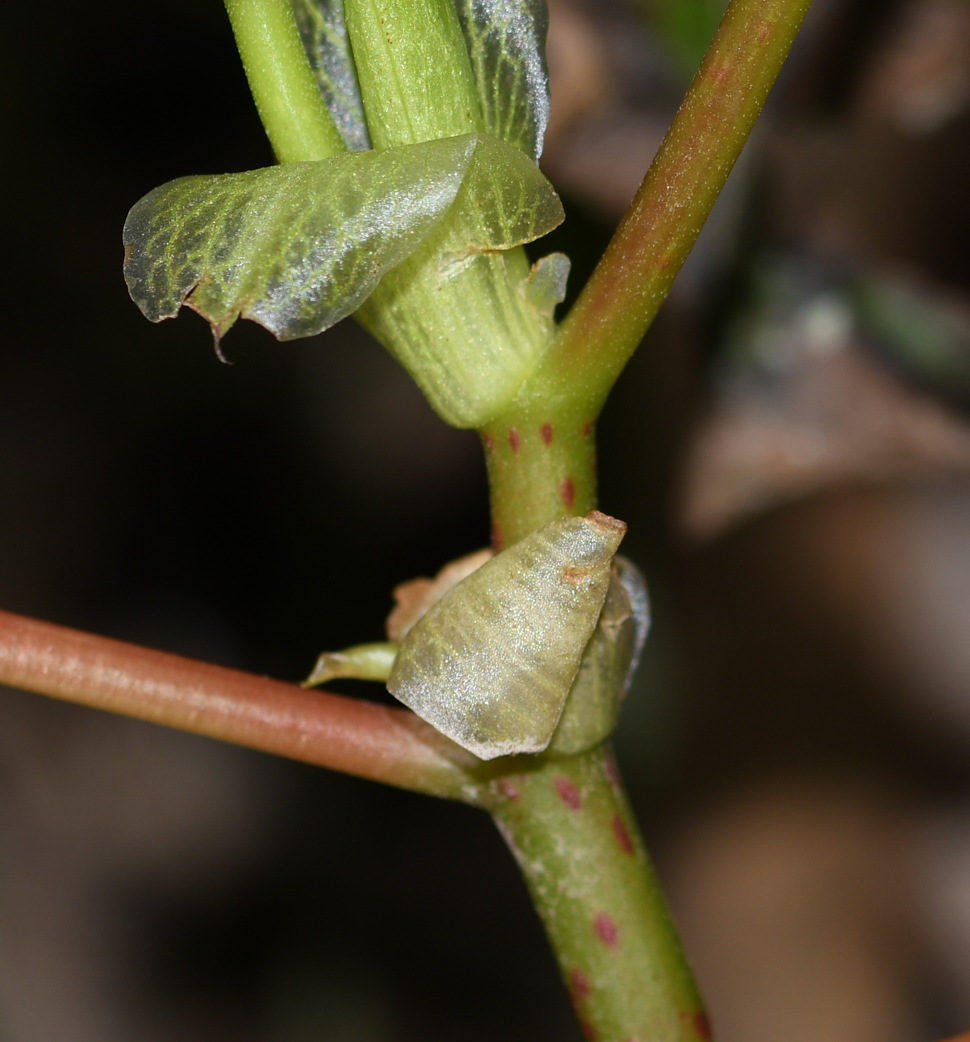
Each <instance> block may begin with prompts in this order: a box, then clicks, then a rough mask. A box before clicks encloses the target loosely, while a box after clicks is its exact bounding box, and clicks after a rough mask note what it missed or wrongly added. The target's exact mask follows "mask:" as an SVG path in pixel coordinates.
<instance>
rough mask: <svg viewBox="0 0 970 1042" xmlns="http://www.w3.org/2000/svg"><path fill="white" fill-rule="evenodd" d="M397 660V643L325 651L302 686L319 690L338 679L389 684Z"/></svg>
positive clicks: (358, 645)
mask: <svg viewBox="0 0 970 1042" xmlns="http://www.w3.org/2000/svg"><path fill="white" fill-rule="evenodd" d="M396 657H397V645H396V644H355V645H354V646H353V647H352V648H344V650H343V651H325V652H324V653H323V654H322V655H321V656H320V657H319V658H318V659H317V664H316V665H315V666H314V667H313V672H312V673H311V674H310V675H309V676H308V677H307V678H306V680H304V681H303V684H302V685H301V686H302V687H316V686H317V685H318V684H325V683H326V682H327V681H328V680H336V679H337V678H338V677H346V678H349V679H351V680H381V681H386V680H387V678H388V677H389V676H390V675H391V669H392V668H393V666H394V659H395V658H396Z"/></svg>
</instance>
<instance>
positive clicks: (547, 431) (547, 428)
mask: <svg viewBox="0 0 970 1042" xmlns="http://www.w3.org/2000/svg"><path fill="white" fill-rule="evenodd" d="M542 443H543V445H551V444H552V424H551V423H544V424H543V425H542Z"/></svg>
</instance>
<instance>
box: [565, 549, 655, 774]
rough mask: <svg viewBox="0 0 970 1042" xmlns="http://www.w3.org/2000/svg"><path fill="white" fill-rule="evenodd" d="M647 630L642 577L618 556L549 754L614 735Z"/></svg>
mask: <svg viewBox="0 0 970 1042" xmlns="http://www.w3.org/2000/svg"><path fill="white" fill-rule="evenodd" d="M649 628H650V606H649V601H648V598H647V587H646V583H645V582H644V579H643V576H642V575H641V574H640V570H639V569H638V568H637V566H636V565H635V564H633V562H632V561H629V560H627V559H626V558H625V557H621V556H619V555H617V557H616V569H615V571H614V573H613V576H612V578H611V579H610V586H609V589H608V590H607V593H606V600H605V602H604V604H603V610H602V611H601V612H600V616H599V620H598V622H597V624H596V629H595V630H594V631H593V636H592V637H591V638H590V641H589V643H588V644H587V645H586V650H585V651H584V652H583V660H582V662H581V663H580V666H579V672H578V673H577V674H576V679H575V680H574V681H573V686H572V687H571V688H570V691H569V697H568V699H567V700H566V706H565V708H564V709H563V713H562V717H561V718H560V720H559V725H558V726H557V727H556V733H555V734H554V735H553V737H552V741H551V742H550V743H549V750H550V751H551V752H555V753H560V754H563V755H572V754H575V753H580V752H583V751H584V750H586V749H592V748H593V746H596V745H599V744H600V742H603V741H605V740H606V739H607V738H609V736H610V735H611V734H612V733H613V730H614V728H615V727H616V721H617V719H618V717H619V714H620V703H621V702H622V701H623V697H624V696H625V695H626V693H627V690H628V688H629V686H630V682H631V680H632V679H633V674H634V673H635V671H636V668H637V664H638V663H639V661H640V653H641V652H642V650H643V643H644V641H645V640H646V637H647V631H648V630H649Z"/></svg>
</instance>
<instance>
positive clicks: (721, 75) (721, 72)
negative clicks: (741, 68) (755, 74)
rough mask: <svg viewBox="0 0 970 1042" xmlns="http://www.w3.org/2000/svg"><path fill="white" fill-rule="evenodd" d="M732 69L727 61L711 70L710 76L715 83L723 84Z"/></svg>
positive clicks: (729, 76)
mask: <svg viewBox="0 0 970 1042" xmlns="http://www.w3.org/2000/svg"><path fill="white" fill-rule="evenodd" d="M732 72H734V69H733V68H732V67H731V65H730V64H729V63H727V62H726V63H725V64H724V65H720V66H718V67H717V68H716V69H712V70H711V76H712V79H713V80H714V82H715V83H717V84H724V83H726V82H727V81H728V80H729V79H730V78H731V73H732Z"/></svg>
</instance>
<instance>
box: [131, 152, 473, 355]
mask: <svg viewBox="0 0 970 1042" xmlns="http://www.w3.org/2000/svg"><path fill="white" fill-rule="evenodd" d="M477 143H478V141H477V138H476V137H475V136H474V135H470V136H468V137H465V138H451V139H449V140H445V141H429V142H425V143H424V144H420V145H412V146H408V147H406V148H399V149H390V150H388V151H386V152H347V153H344V154H341V155H338V156H333V157H332V158H330V159H324V160H321V161H320V162H316V163H285V164H283V165H281V166H275V167H269V168H267V169H263V170H253V171H250V172H248V173H244V174H224V175H220V176H215V177H185V178H181V179H179V180H177V181H170V182H169V183H168V184H165V185H162V186H161V187H160V188H156V189H155V191H154V192H150V193H149V194H148V195H147V196H145V198H144V199H142V200H141V201H140V202H138V203H136V204H135V206H134V207H133V208H132V210H131V212H130V213H129V215H128V220H127V222H126V223H125V230H124V243H125V255H126V264H125V279H126V281H127V283H128V290H129V292H130V293H131V296H132V299H133V300H134V301H135V303H136V304H137V305H138V306H139V307H140V308H141V310H142V312H143V313H144V314H145V316H146V317H147V318H149V319H151V320H152V321H153V322H158V321H161V320H162V319H165V318H173V317H174V316H175V315H176V314H177V313H178V310H179V308H180V307H181V306H182V304H183V303H184V304H188V306H189V307H191V308H193V309H194V310H196V311H198V312H199V313H200V314H201V315H203V316H204V317H205V318H206V319H207V320H208V321H209V323H210V324H211V326H212V328H213V331H214V333H215V335H216V336H217V337H218V336H221V335H223V334H224V333H225V332H226V330H228V329H229V327H230V326H231V325H232V324H233V322H234V321H235V320H236V318H237V317H238V316H239V315H240V314H241V315H242V316H243V317H244V318H250V319H252V320H253V321H255V322H258V323H260V325H263V326H265V327H266V328H267V329H268V330H270V332H272V333H273V334H274V335H275V336H276V337H277V338H278V339H280V340H292V339H295V338H297V337H304V336H312V335H313V334H315V333H319V332H320V331H321V330H323V329H326V328H327V327H328V326H331V325H333V324H334V323H335V322H338V321H339V320H340V319H342V318H344V317H345V316H346V315H349V314H350V313H351V312H352V311H354V310H355V309H356V308H357V307H358V306H359V305H360V304H361V303H362V301H363V300H364V299H365V298H366V297H367V296H368V294H369V293H371V291H372V290H373V289H374V287H375V286H376V285H377V283H378V281H379V280H380V278H381V276H382V275H383V274H384V273H385V272H386V271H387V270H388V269H389V268H391V267H393V266H394V265H395V264H398V263H400V261H402V260H403V259H404V258H405V257H407V256H408V255H409V254H410V253H412V252H413V251H414V250H415V249H416V248H417V247H418V246H419V245H420V244H421V242H422V241H423V240H424V239H425V237H426V236H427V235H428V233H429V232H430V231H431V230H432V229H433V228H434V226H435V225H436V224H437V223H438V221H439V220H440V219H441V218H442V217H443V216H444V214H446V213H447V212H448V210H449V208H450V207H451V205H452V204H453V203H454V201H455V199H456V197H457V195H458V192H459V189H460V188H461V184H462V180H463V178H464V175H465V173H466V171H467V169H468V165H469V163H470V161H471V159H472V156H473V155H474V153H475V149H476V145H477Z"/></svg>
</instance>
